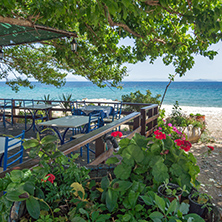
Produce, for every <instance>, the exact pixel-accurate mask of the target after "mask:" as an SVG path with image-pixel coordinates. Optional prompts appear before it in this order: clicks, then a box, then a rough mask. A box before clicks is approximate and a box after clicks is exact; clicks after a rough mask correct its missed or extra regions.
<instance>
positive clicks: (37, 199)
mask: <svg viewBox="0 0 222 222" xmlns="http://www.w3.org/2000/svg"><path fill="white" fill-rule="evenodd" d="M33 198H35V199H36V200H39V201H42V202H43V203H45V204H46V205H47V207H48V208H49V209H50V211H51V214H52V217H53V219H55V218H54V213H53V211H52V208H51V207H50V206H49V205H48V204H47V203H46V202H45V201H44V200H43V199H40V198H38V197H33Z"/></svg>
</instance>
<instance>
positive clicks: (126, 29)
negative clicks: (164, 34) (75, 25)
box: [104, 5, 166, 44]
mask: <svg viewBox="0 0 222 222" xmlns="http://www.w3.org/2000/svg"><path fill="white" fill-rule="evenodd" d="M104 7H105V9H104V10H105V14H107V16H108V22H109V24H110V26H112V27H114V26H118V27H122V28H123V29H124V30H125V31H127V32H129V33H131V34H132V35H134V36H136V37H138V38H142V39H144V38H146V37H145V36H142V35H140V34H139V33H137V32H134V31H133V30H132V29H130V28H129V26H128V25H126V24H123V23H119V22H114V21H113V20H112V18H111V16H110V13H109V10H108V7H107V6H106V5H105V6H104ZM106 12H107V13H106ZM151 41H154V42H161V43H163V44H166V42H165V41H164V40H162V39H158V38H153V39H151Z"/></svg>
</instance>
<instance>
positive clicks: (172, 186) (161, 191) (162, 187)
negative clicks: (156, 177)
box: [158, 183, 183, 202]
mask: <svg viewBox="0 0 222 222" xmlns="http://www.w3.org/2000/svg"><path fill="white" fill-rule="evenodd" d="M167 186H168V187H169V188H170V189H172V190H173V189H177V188H179V187H180V186H179V185H177V184H173V183H168V184H167ZM182 193H183V190H182V189H181V190H178V191H177V193H176V196H177V197H178V200H179V202H180V201H181V196H182ZM158 194H159V195H160V196H163V197H165V198H167V199H168V200H169V201H170V202H172V201H173V200H174V199H176V197H175V196H169V195H167V194H166V192H165V185H164V184H162V185H160V186H159V187H158Z"/></svg>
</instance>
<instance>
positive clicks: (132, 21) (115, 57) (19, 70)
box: [0, 0, 222, 90]
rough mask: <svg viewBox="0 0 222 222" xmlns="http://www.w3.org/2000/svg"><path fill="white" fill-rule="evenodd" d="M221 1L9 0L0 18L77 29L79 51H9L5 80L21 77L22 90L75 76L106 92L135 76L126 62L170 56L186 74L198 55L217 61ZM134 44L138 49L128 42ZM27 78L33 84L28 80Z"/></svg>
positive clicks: (66, 47)
mask: <svg viewBox="0 0 222 222" xmlns="http://www.w3.org/2000/svg"><path fill="white" fill-rule="evenodd" d="M221 11H222V6H221V2H220V1H216V0H212V1H209V0H207V1H192V2H191V1H186V0H181V1H179V2H178V1H175V0H174V1H170V2H169V1H166V0H160V1H139V0H136V1H130V0H117V1H111V0H98V1H92V0H91V1H90V0H81V1H80V0H72V1H70V0H64V1H60V0H55V1H53V3H52V2H50V1H39V0H27V1H19V0H11V1H10V2H9V1H7V0H3V1H1V2H0V14H1V16H2V17H0V21H2V20H3V17H4V21H5V22H7V21H8V22H9V19H10V18H13V19H14V21H15V22H16V24H18V25H22V24H24V22H26V24H27V23H31V24H39V25H44V26H48V27H53V28H57V29H61V30H67V31H74V32H76V33H77V35H78V39H77V41H78V52H77V53H73V52H72V51H71V49H70V42H71V41H72V39H67V38H62V39H57V40H51V41H45V42H41V43H38V44H28V45H19V46H13V47H4V48H3V51H4V55H5V56H4V59H3V63H4V66H3V67H2V70H1V78H6V79H7V76H8V74H9V73H11V72H12V73H14V74H15V79H14V80H12V81H11V82H10V81H8V82H7V83H8V84H10V85H11V86H12V87H13V88H14V89H15V90H18V87H19V86H21V85H24V86H29V84H30V83H29V81H28V79H29V78H35V79H36V80H38V81H40V82H44V83H46V84H54V85H56V86H61V85H63V84H64V78H65V77H66V75H67V73H68V72H69V73H72V74H74V75H81V76H83V77H85V78H87V79H88V80H90V81H92V82H93V83H96V84H97V85H99V86H101V87H103V86H105V85H111V86H117V85H118V83H119V82H120V81H121V80H122V78H123V77H124V76H126V75H127V70H126V67H125V66H124V63H126V62H128V63H136V62H138V61H141V62H142V61H145V60H146V58H149V62H150V63H153V62H154V61H155V60H156V59H157V58H158V57H162V59H163V62H164V64H165V65H170V64H172V65H173V66H174V67H175V73H178V75H180V76H182V75H184V74H185V72H186V71H187V70H190V69H191V68H192V67H193V65H194V55H196V54H199V55H202V56H204V57H208V58H209V59H213V58H214V56H215V55H216V54H217V52H215V51H212V50H210V49H209V46H211V45H212V44H215V43H217V42H219V41H220V40H221V21H222V13H221ZM127 38H130V39H132V42H133V46H132V47H131V46H124V45H121V44H120V41H121V39H127ZM19 74H23V75H24V76H26V78H27V79H22V78H20V77H19Z"/></svg>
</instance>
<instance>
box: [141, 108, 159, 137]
mask: <svg viewBox="0 0 222 222" xmlns="http://www.w3.org/2000/svg"><path fill="white" fill-rule="evenodd" d="M141 116H142V120H141V127H142V129H141V135H143V136H146V137H148V136H149V135H151V134H152V133H153V131H154V130H155V128H156V127H157V118H158V117H159V113H158V105H157V104H153V105H150V106H146V107H143V108H141Z"/></svg>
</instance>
